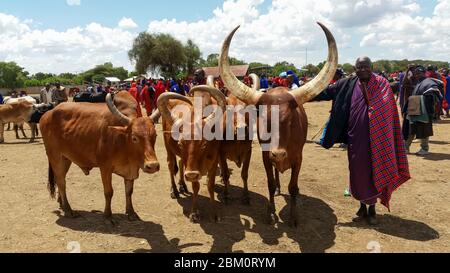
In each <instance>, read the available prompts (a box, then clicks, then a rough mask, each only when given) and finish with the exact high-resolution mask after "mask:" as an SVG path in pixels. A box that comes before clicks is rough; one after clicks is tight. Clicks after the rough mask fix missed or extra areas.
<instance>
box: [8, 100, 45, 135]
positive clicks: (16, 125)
mask: <svg viewBox="0 0 450 273" xmlns="http://www.w3.org/2000/svg"><path fill="white" fill-rule="evenodd" d="M22 101H27V102H30V103H32V104H33V105H36V104H37V101H36V99H34V98H33V97H30V96H25V97H20V98H11V97H5V98H4V99H3V103H4V104H5V105H11V104H17V103H20V102H22ZM31 113H32V112H30V117H29V118H28V119H27V120H22V121H20V122H15V123H14V131H15V132H16V138H17V139H20V137H19V132H18V130H19V129H20V130H21V132H22V135H23V137H24V138H27V136H26V134H25V131H24V129H23V124H24V123H25V122H26V123H28V125H29V126H30V128H31V134H32V136H31V140H30V142H33V141H34V139H35V137H36V135H37V134H38V133H39V132H38V129H37V124H34V123H29V121H30V119H31ZM18 114H19V113H18ZM19 115H22V116H23V113H21V114H19ZM2 126H3V125H2ZM8 129H9V124H8Z"/></svg>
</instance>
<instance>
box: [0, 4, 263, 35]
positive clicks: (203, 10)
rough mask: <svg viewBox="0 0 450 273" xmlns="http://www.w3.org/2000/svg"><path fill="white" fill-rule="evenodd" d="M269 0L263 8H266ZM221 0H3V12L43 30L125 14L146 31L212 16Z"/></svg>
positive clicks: (109, 22)
mask: <svg viewBox="0 0 450 273" xmlns="http://www.w3.org/2000/svg"><path fill="white" fill-rule="evenodd" d="M269 2H270V1H266V3H265V5H263V6H262V7H261V9H264V8H267V7H268V5H269ZM222 3H223V1H221V0H189V1H188V0H183V1H182V0H170V1H160V0H157V1H155V0H150V1H149V0H127V1H120V0H113V1H111V0H81V4H80V5H79V6H77V5H74V6H69V5H68V4H67V2H66V0H1V1H0V11H1V12H3V13H7V14H12V15H15V16H17V17H19V18H21V19H32V20H33V21H34V23H35V24H36V25H35V26H36V27H38V28H40V29H45V28H53V29H55V30H60V31H62V30H64V29H67V28H72V27H76V26H79V25H87V24H89V23H91V22H98V23H101V24H102V25H104V26H108V27H115V26H116V25H117V22H118V21H119V20H120V19H121V18H122V17H129V18H132V19H133V20H134V21H135V22H136V23H137V24H138V25H139V29H140V30H146V28H147V25H148V23H149V22H150V21H153V20H162V19H165V18H167V19H172V18H176V19H177V20H179V21H188V22H194V21H198V20H205V19H208V18H209V17H211V16H212V12H213V10H214V9H215V8H217V7H221V6H222Z"/></svg>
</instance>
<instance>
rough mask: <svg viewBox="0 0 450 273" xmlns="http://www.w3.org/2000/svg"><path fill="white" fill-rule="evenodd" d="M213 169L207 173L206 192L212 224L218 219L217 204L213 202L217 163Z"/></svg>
mask: <svg viewBox="0 0 450 273" xmlns="http://www.w3.org/2000/svg"><path fill="white" fill-rule="evenodd" d="M213 166H214V167H213V168H212V169H211V170H210V171H209V172H208V192H209V198H210V207H211V219H212V221H214V222H219V221H220V218H219V215H218V213H217V204H216V200H215V192H214V188H215V184H216V183H215V182H216V172H217V162H216V163H215V164H214V165H213Z"/></svg>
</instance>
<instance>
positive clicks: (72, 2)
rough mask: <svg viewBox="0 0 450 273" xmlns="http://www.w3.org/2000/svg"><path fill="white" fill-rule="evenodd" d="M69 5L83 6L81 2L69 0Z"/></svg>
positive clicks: (79, 0)
mask: <svg viewBox="0 0 450 273" xmlns="http://www.w3.org/2000/svg"><path fill="white" fill-rule="evenodd" d="M66 2H67V5H69V6H79V5H81V0H67V1H66Z"/></svg>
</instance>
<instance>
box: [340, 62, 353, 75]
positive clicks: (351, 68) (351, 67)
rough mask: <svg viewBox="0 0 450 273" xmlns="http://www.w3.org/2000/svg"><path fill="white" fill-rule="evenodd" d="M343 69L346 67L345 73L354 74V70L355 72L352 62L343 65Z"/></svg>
mask: <svg viewBox="0 0 450 273" xmlns="http://www.w3.org/2000/svg"><path fill="white" fill-rule="evenodd" d="M342 69H344V71H345V73H347V74H349V75H350V74H352V73H353V72H355V68H354V66H353V65H352V64H349V63H345V64H343V65H342Z"/></svg>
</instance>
